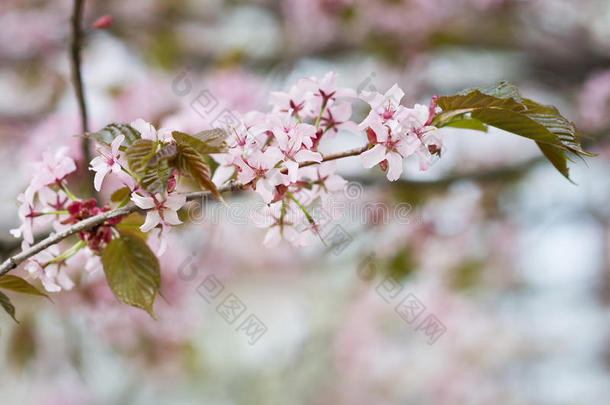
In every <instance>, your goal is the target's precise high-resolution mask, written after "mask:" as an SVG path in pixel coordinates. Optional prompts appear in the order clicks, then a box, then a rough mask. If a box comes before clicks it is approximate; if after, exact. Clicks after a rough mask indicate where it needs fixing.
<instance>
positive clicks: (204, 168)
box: [176, 141, 222, 200]
mask: <svg viewBox="0 0 610 405" xmlns="http://www.w3.org/2000/svg"><path fill="white" fill-rule="evenodd" d="M176 167H177V168H178V170H180V171H181V172H182V173H184V174H186V175H188V176H190V177H192V178H193V180H195V182H196V183H197V184H198V185H199V187H201V188H202V189H204V190H209V191H210V192H211V193H212V194H213V195H214V197H216V198H217V199H219V200H222V197H221V196H220V193H219V192H218V189H217V188H216V185H215V184H214V183H213V182H212V180H210V175H211V173H210V168H209V166H208V165H207V163H206V162H205V159H204V158H203V156H201V155H200V154H199V153H198V152H197V151H196V150H195V149H193V148H192V147H190V146H189V145H187V144H183V143H180V142H179V141H178V157H177V158H176Z"/></svg>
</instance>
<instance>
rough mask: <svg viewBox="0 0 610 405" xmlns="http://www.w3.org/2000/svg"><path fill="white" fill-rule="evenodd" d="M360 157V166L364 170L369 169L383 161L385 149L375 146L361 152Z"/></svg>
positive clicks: (381, 146)
mask: <svg viewBox="0 0 610 405" xmlns="http://www.w3.org/2000/svg"><path fill="white" fill-rule="evenodd" d="M360 156H361V157H362V166H364V167H365V168H366V169H370V168H371V167H373V166H375V165H376V164H378V163H379V162H381V161H383V160H385V158H386V148H385V146H383V145H375V146H373V148H372V149H369V150H367V151H365V152H363V153H362V154H361V155H360Z"/></svg>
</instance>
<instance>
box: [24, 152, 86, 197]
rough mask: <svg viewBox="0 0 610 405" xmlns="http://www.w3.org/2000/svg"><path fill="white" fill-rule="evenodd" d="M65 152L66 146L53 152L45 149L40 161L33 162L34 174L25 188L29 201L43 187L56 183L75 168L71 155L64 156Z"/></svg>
mask: <svg viewBox="0 0 610 405" xmlns="http://www.w3.org/2000/svg"><path fill="white" fill-rule="evenodd" d="M67 152H68V148H67V147H62V148H59V149H58V150H57V151H56V152H55V153H51V151H50V150H46V151H45V152H44V153H43V155H42V161H41V162H37V163H34V165H33V173H34V176H33V177H32V181H31V182H30V184H29V186H28V187H27V188H26V190H25V198H26V200H27V201H28V202H29V203H32V202H33V201H34V195H35V194H36V193H37V192H38V191H39V190H41V189H42V188H43V187H46V186H49V185H51V184H58V183H59V182H60V181H61V180H63V179H64V178H65V177H66V176H67V175H68V174H70V173H72V172H73V171H75V170H76V164H75V163H74V160H73V159H72V158H71V157H69V156H66V153H67Z"/></svg>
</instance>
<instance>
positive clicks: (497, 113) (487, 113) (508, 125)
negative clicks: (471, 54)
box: [432, 82, 595, 179]
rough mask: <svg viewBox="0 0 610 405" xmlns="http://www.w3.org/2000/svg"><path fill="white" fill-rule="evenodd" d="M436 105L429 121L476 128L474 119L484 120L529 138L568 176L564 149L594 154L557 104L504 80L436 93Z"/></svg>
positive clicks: (566, 153) (436, 123)
mask: <svg viewBox="0 0 610 405" xmlns="http://www.w3.org/2000/svg"><path fill="white" fill-rule="evenodd" d="M437 105H438V106H439V107H441V108H442V110H443V111H442V112H441V113H440V114H437V116H436V117H434V119H433V121H432V125H435V126H437V127H439V128H440V127H443V126H458V127H463V126H464V125H467V127H469V128H470V129H479V130H480V129H481V128H480V127H479V128H477V125H478V124H477V123H476V121H478V122H480V123H482V124H484V125H483V127H484V126H485V125H489V126H493V127H496V128H499V129H502V130H505V131H508V132H512V133H514V134H516V135H520V136H523V137H526V138H529V139H532V140H534V141H535V142H536V144H537V145H538V147H539V148H540V150H541V151H542V153H543V155H544V156H545V157H546V158H547V159H548V160H549V161H550V162H551V164H553V166H554V167H555V168H556V169H557V170H558V171H559V172H560V173H561V174H563V175H564V176H565V177H566V178H568V179H569V177H568V167H567V161H568V160H570V159H569V157H568V153H569V154H574V155H575V156H578V157H581V158H582V157H583V156H595V155H593V154H590V153H588V152H585V151H584V150H583V149H582V146H581V145H580V140H579V138H580V134H579V133H578V130H577V129H576V127H575V126H574V124H573V123H572V122H570V121H569V120H567V119H566V118H565V117H563V116H562V115H561V114H560V113H559V111H558V110H557V108H555V107H553V106H547V105H542V104H538V103H536V102H535V101H532V100H529V99H527V98H523V97H521V95H520V94H519V91H518V90H517V88H516V87H515V86H513V85H511V84H510V83H508V82H500V83H498V84H497V85H495V86H491V87H483V88H476V89H467V90H465V91H462V92H460V93H458V94H456V95H454V96H446V97H440V98H439V99H438V100H437ZM470 120H476V121H475V122H470Z"/></svg>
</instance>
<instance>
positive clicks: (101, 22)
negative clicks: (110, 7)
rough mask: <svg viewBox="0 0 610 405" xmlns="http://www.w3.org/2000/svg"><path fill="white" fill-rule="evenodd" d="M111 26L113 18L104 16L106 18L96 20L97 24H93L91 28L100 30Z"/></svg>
mask: <svg viewBox="0 0 610 405" xmlns="http://www.w3.org/2000/svg"><path fill="white" fill-rule="evenodd" d="M110 24H112V16H111V15H104V16H101V17H100V18H98V19H97V20H95V22H94V23H93V24H91V27H93V28H94V29H96V30H99V29H103V28H107V27H109V26H110Z"/></svg>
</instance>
